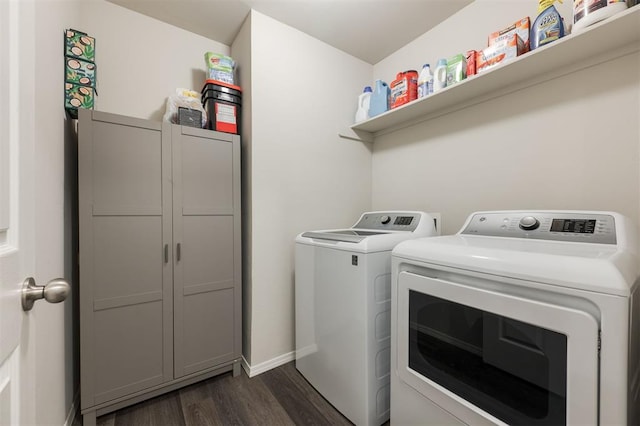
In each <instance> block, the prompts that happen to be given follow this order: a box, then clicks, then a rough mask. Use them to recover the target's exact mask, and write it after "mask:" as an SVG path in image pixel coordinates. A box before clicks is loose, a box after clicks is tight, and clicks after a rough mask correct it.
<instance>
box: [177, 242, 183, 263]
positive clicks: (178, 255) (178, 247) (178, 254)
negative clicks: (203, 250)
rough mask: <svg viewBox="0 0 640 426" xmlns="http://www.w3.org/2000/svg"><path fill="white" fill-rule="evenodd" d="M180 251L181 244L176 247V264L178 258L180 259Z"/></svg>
mask: <svg viewBox="0 0 640 426" xmlns="http://www.w3.org/2000/svg"><path fill="white" fill-rule="evenodd" d="M181 251H182V250H181V244H180V243H178V244H177V246H176V258H177V260H178V262H180V257H182V256H181Z"/></svg>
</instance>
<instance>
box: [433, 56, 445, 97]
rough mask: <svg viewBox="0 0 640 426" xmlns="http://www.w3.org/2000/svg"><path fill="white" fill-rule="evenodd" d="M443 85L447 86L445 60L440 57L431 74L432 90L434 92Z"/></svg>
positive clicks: (442, 87) (443, 86)
mask: <svg viewBox="0 0 640 426" xmlns="http://www.w3.org/2000/svg"><path fill="white" fill-rule="evenodd" d="M445 87H447V60H446V59H440V60H439V61H438V65H437V66H436V71H435V74H434V76H433V92H434V93H435V92H437V91H438V90H442V89H444V88H445Z"/></svg>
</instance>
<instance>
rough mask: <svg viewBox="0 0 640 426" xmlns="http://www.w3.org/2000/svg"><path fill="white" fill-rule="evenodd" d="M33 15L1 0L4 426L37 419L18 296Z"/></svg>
mask: <svg viewBox="0 0 640 426" xmlns="http://www.w3.org/2000/svg"><path fill="white" fill-rule="evenodd" d="M34 19H35V18H34V5H33V2H23V1H4V0H3V1H0V425H18V424H21V425H22V424H24V425H27V424H34V423H35V421H34V412H35V410H34V406H35V405H34V402H33V400H34V399H35V398H32V396H33V395H34V379H35V378H34V375H33V371H34V362H35V354H34V353H33V352H34V350H33V349H29V348H30V346H32V345H30V343H32V342H30V340H32V337H31V336H33V324H32V322H33V319H32V315H31V316H30V315H29V313H25V312H23V310H22V306H21V299H20V295H21V288H22V283H23V281H24V280H25V278H27V277H29V276H33V272H34V267H35V259H34V214H33V213H34V212H33V210H34V208H33V206H34V194H35V192H34V185H33V183H34V180H33V178H32V176H33V171H34V167H33V163H34V155H33V146H34V136H33V135H34V125H35V122H34V119H33V108H32V107H33V105H34V100H35V96H34V93H33V86H34V85H33V82H30V81H25V80H26V79H25V78H24V74H23V73H21V71H24V70H33V69H34V53H33V52H34V40H35V25H34ZM31 74H33V73H31ZM26 75H29V73H26Z"/></svg>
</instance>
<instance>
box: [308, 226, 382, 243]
mask: <svg viewBox="0 0 640 426" xmlns="http://www.w3.org/2000/svg"><path fill="white" fill-rule="evenodd" d="M387 233H388V232H380V231H362V230H355V229H336V230H330V231H309V232H303V233H302V236H303V237H307V238H316V239H319V240H330V241H344V242H348V243H359V242H360V241H362V240H364V239H365V238H367V237H370V236H371V235H380V234H387Z"/></svg>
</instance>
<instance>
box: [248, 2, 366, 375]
mask: <svg viewBox="0 0 640 426" xmlns="http://www.w3.org/2000/svg"><path fill="white" fill-rule="evenodd" d="M240 66H241V67H243V66H244V64H242V63H240ZM370 80H371V65H369V64H367V63H365V62H363V61H360V60H358V59H355V58H353V57H352V56H349V55H347V54H345V53H344V52H341V51H339V50H336V49H335V48H333V47H330V46H329V45H327V44H325V43H322V42H320V41H318V40H316V39H314V38H312V37H310V36H308V35H306V34H304V33H302V32H300V31H297V30H295V29H293V28H291V27H289V26H286V25H283V24H282V23H280V22H278V21H275V20H273V19H271V18H269V17H267V16H265V15H262V14H260V13H258V12H255V11H252V14H251V95H252V96H251V97H252V107H251V112H250V114H251V117H252V123H251V126H252V129H251V135H250V140H249V141H246V142H247V143H249V144H250V145H251V181H250V182H245V183H244V184H245V189H246V185H249V186H250V188H251V189H250V190H251V193H252V197H251V203H252V205H251V212H250V220H251V225H250V226H251V229H252V235H251V240H252V241H251V255H250V257H249V258H248V259H250V260H251V264H250V265H249V266H248V267H249V268H250V278H251V282H250V284H249V286H248V287H249V291H250V292H251V295H250V298H251V299H250V300H251V306H245V308H246V309H250V311H251V314H250V315H251V317H250V321H251V324H250V325H249V327H250V330H251V346H250V348H251V353H250V354H245V357H246V358H247V360H248V361H249V363H250V364H251V365H252V366H259V365H260V364H261V363H265V362H268V361H270V360H272V359H274V358H276V357H278V356H281V355H283V354H291V352H292V351H293V350H294V277H293V274H294V265H293V252H294V239H295V236H296V235H297V234H298V233H300V232H303V231H306V230H311V229H322V228H332V227H346V226H350V225H352V224H353V222H354V221H355V220H356V219H357V218H358V217H359V215H360V213H362V211H364V210H368V209H369V208H370V205H371V153H370V147H369V146H367V145H365V144H362V143H360V142H355V141H350V140H344V139H340V138H339V137H338V131H339V130H340V129H341V128H342V127H347V126H348V125H349V124H351V123H352V122H353V117H354V114H355V109H356V99H357V96H358V94H359V93H360V92H361V91H362V86H364V85H365V84H366V83H367V82H369V81H370ZM241 84H243V85H244V84H245V82H244V80H243V81H241ZM247 137H249V136H247ZM245 260H247V259H245Z"/></svg>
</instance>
